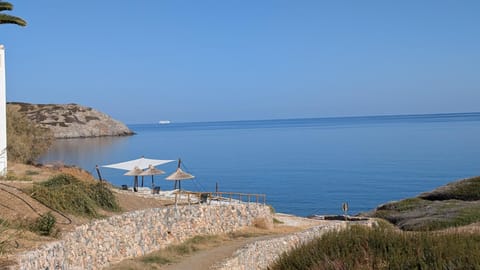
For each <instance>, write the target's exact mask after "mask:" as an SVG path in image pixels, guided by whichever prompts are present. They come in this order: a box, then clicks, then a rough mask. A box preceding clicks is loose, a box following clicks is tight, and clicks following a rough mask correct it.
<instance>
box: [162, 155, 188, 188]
mask: <svg viewBox="0 0 480 270" xmlns="http://www.w3.org/2000/svg"><path fill="white" fill-rule="evenodd" d="M181 163H182V160H181V159H178V166H177V170H176V171H175V172H174V173H172V174H171V175H169V176H168V177H167V178H165V179H166V180H169V181H175V189H176V188H177V182H178V189H182V186H181V181H182V180H188V179H193V178H195V176H193V175H191V174H189V173H186V172H184V171H183V170H182V169H181V168H180V165H181Z"/></svg>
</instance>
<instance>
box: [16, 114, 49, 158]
mask: <svg viewBox="0 0 480 270" xmlns="http://www.w3.org/2000/svg"><path fill="white" fill-rule="evenodd" d="M53 139H54V138H53V133H52V132H51V130H50V129H48V128H42V127H40V126H38V125H36V124H34V123H33V122H32V121H30V120H29V119H28V118H27V117H26V116H24V115H23V114H22V113H20V112H18V111H17V110H16V109H15V108H14V107H13V106H10V105H9V106H7V151H8V158H9V159H10V160H13V161H17V162H22V163H32V162H34V161H35V160H36V159H37V158H38V157H39V156H40V155H41V154H42V153H44V152H45V151H46V150H47V149H48V148H49V147H50V145H51V144H52V142H53Z"/></svg>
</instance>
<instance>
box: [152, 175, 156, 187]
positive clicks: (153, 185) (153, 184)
mask: <svg viewBox="0 0 480 270" xmlns="http://www.w3.org/2000/svg"><path fill="white" fill-rule="evenodd" d="M154 187H155V183H154V182H153V174H152V189H153V188H154Z"/></svg>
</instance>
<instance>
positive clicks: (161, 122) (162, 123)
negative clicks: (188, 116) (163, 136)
mask: <svg viewBox="0 0 480 270" xmlns="http://www.w3.org/2000/svg"><path fill="white" fill-rule="evenodd" d="M158 123H159V124H160V125H168V124H170V123H172V122H171V121H170V120H160V121H158Z"/></svg>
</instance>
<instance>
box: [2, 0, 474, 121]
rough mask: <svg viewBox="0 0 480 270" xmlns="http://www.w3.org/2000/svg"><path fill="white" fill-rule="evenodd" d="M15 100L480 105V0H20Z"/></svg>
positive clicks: (153, 116)
mask: <svg viewBox="0 0 480 270" xmlns="http://www.w3.org/2000/svg"><path fill="white" fill-rule="evenodd" d="M10 2H12V3H13V4H14V5H15V9H14V10H13V11H12V12H9V13H10V14H13V15H17V16H20V17H22V18H24V19H26V20H27V21H28V23H29V25H28V26H27V27H26V28H20V27H16V26H13V25H12V26H11V25H2V26H0V43H3V44H4V45H5V47H6V56H7V59H6V62H7V100H8V101H23V102H31V103H79V104H82V105H86V106H90V107H94V108H96V109H99V110H101V111H103V112H106V113H108V114H110V115H111V116H113V117H115V118H117V119H119V120H121V121H124V122H126V123H156V122H157V121H159V120H163V119H168V120H172V121H216V120H242V119H272V118H303V117H329V116H347V115H377V114H410V113H440V112H472V111H480V102H479V101H480V15H479V14H480V1H477V0H470V1H469V0H464V1H458V0H451V1H442V0H432V1H427V0H425V1H419V0H401V1H389V0H379V1H369V0H365V1H358V0H351V1H346V0H345V1H342V0H339V1H321V0H315V1H293V0H291V1H282V0H270V1H268V0H253V1H249V0H242V1H239V0H237V1H234V0H229V1H225V0H217V1H208V0H202V1H199V0H192V1H181V0H177V1H174V0H172V1H163V0H142V1H124V0H115V1H114V0H101V1H87V2H86V1H65V0H47V1H35V0H10Z"/></svg>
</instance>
